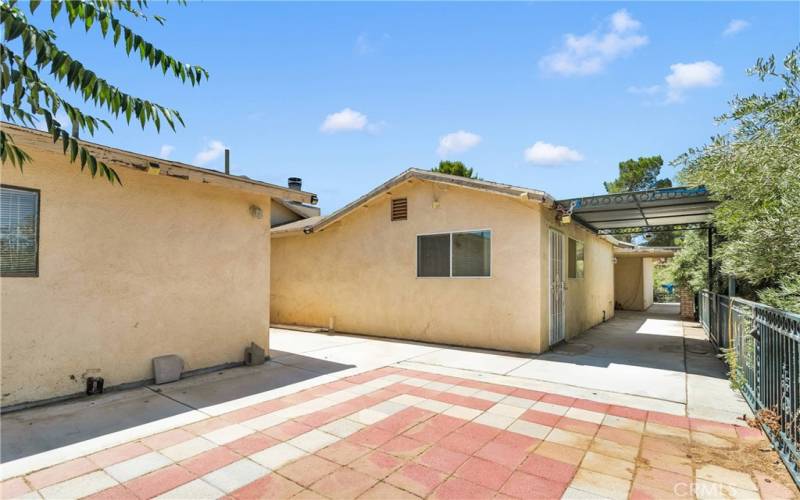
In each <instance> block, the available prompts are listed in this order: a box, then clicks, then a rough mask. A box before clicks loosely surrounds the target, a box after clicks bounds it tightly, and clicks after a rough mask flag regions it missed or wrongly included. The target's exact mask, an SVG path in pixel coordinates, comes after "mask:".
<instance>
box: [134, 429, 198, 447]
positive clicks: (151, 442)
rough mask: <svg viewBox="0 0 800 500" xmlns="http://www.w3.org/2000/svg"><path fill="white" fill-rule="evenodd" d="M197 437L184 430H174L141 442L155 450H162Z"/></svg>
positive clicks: (149, 437)
mask: <svg viewBox="0 0 800 500" xmlns="http://www.w3.org/2000/svg"><path fill="white" fill-rule="evenodd" d="M195 437H197V436H195V435H194V434H192V433H191V432H189V431H187V430H184V429H172V430H171V431H166V432H162V433H160V434H155V435H153V436H148V437H146V438H143V439H140V440H139V442H140V443H142V444H143V445H145V446H147V447H148V448H151V449H153V450H162V449H164V448H168V447H170V446H173V445H176V444H180V443H183V442H184V441H188V440H190V439H194V438H195Z"/></svg>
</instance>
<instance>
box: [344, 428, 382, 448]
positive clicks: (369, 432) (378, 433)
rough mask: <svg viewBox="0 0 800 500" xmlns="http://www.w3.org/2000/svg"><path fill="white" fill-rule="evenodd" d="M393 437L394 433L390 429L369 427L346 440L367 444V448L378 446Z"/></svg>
mask: <svg viewBox="0 0 800 500" xmlns="http://www.w3.org/2000/svg"><path fill="white" fill-rule="evenodd" d="M393 437H394V434H392V433H391V432H389V431H385V430H383V429H379V428H377V427H367V428H365V429H361V430H360V431H358V432H356V433H355V434H352V435H350V436H349V437H347V439H346V440H347V441H350V442H351V443H353V444H358V445H361V446H366V447H367V448H377V447H378V446H380V445H382V444H383V443H385V442H387V441H389V440H390V439H392V438H393Z"/></svg>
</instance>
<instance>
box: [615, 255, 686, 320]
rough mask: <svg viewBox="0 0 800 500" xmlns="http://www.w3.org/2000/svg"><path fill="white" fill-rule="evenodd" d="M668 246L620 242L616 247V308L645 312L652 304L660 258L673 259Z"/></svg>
mask: <svg viewBox="0 0 800 500" xmlns="http://www.w3.org/2000/svg"><path fill="white" fill-rule="evenodd" d="M674 255H675V249H674V248H669V247H636V246H633V245H629V244H625V243H618V244H617V245H616V246H615V248H614V304H615V306H616V308H617V309H624V310H628V311H645V310H647V308H649V307H650V306H652V305H653V301H654V288H653V271H654V269H655V266H656V264H657V262H658V261H659V260H660V259H665V258H671V257H672V256H674Z"/></svg>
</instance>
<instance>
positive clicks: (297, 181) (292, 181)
mask: <svg viewBox="0 0 800 500" xmlns="http://www.w3.org/2000/svg"><path fill="white" fill-rule="evenodd" d="M289 189H294V190H295V191H302V190H303V179H301V178H300V177H289Z"/></svg>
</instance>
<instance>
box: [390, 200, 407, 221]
mask: <svg viewBox="0 0 800 500" xmlns="http://www.w3.org/2000/svg"><path fill="white" fill-rule="evenodd" d="M406 219H408V198H395V199H393V200H392V220H393V221H396V220H406Z"/></svg>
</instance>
